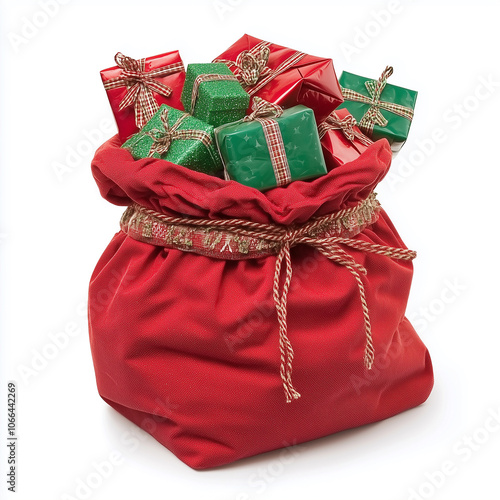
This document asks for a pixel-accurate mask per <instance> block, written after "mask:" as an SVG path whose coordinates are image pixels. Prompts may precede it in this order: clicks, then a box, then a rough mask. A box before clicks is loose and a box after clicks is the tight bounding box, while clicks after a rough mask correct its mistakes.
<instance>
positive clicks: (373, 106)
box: [342, 66, 413, 135]
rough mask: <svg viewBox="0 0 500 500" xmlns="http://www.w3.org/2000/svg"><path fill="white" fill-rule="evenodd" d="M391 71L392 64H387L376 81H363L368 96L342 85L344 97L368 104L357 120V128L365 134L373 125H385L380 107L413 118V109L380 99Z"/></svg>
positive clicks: (385, 121) (370, 130)
mask: <svg viewBox="0 0 500 500" xmlns="http://www.w3.org/2000/svg"><path fill="white" fill-rule="evenodd" d="M392 73H393V68H392V66H387V67H386V68H385V70H384V71H383V72H382V74H381V75H380V78H379V79H378V80H377V81H375V80H369V81H367V82H365V86H366V89H367V91H368V93H369V94H370V97H367V96H365V95H363V94H360V93H359V92H356V91H355V90H352V89H346V88H344V87H342V95H343V96H344V99H346V100H348V101H358V102H362V103H364V104H368V105H369V106H370V107H369V108H368V110H367V111H366V113H365V114H364V115H363V117H362V118H361V120H360V122H359V128H360V129H361V130H362V131H363V132H364V133H365V134H368V135H371V134H372V132H373V127H374V126H375V125H379V126H381V127H386V126H387V123H388V121H387V119H386V118H384V115H382V113H381V112H380V110H381V109H385V110H386V111H390V112H391V113H394V114H396V115H398V116H402V117H403V118H406V119H408V120H412V119H413V109H411V108H408V107H406V106H403V105H401V104H396V103H394V102H386V101H382V100H381V95H382V92H383V90H384V88H385V86H386V85H387V79H388V78H389V77H390V76H391V75H392Z"/></svg>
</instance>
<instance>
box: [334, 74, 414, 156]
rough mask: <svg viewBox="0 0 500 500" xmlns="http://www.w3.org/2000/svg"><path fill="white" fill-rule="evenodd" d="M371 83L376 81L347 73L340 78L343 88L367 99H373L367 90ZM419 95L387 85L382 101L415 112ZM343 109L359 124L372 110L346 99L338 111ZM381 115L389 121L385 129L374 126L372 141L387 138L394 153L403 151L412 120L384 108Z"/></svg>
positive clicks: (381, 96) (383, 91) (367, 106)
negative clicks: (402, 147) (367, 83)
mask: <svg viewBox="0 0 500 500" xmlns="http://www.w3.org/2000/svg"><path fill="white" fill-rule="evenodd" d="M370 81H374V80H373V79H372V78H365V77H363V76H359V75H354V74H352V73H348V72H347V71H344V72H343V73H342V75H340V78H339V83H340V86H341V87H342V88H346V89H351V90H354V91H355V92H358V93H359V94H362V95H364V96H366V97H371V96H370V93H369V92H368V89H367V88H366V82H370ZM375 81H376V80H375ZM417 94H418V93H417V92H416V91H414V90H409V89H405V88H403V87H398V86H396V85H391V84H389V83H387V84H386V85H385V87H384V89H383V90H382V93H381V95H380V100H381V101H385V102H389V103H394V104H400V105H402V106H405V107H407V108H410V109H412V110H413V109H415V103H416V100H417ZM341 108H346V109H347V110H348V111H349V113H351V115H352V116H354V118H355V119H356V121H357V122H358V123H359V122H360V121H361V119H362V118H363V116H364V114H365V113H366V112H367V111H368V110H369V109H370V105H369V104H366V103H363V102H359V101H351V100H349V99H348V98H346V97H345V100H344V102H343V103H342V104H341V105H340V106H339V107H338V109H341ZM380 113H381V114H382V116H383V117H384V118H385V119H386V120H387V121H388V123H387V125H386V126H385V127H382V126H380V125H374V126H373V133H372V135H371V139H373V140H374V141H376V140H378V139H382V138H385V139H387V140H388V141H389V143H390V144H391V148H392V150H393V151H397V150H399V149H401V146H402V145H403V144H404V142H405V141H406V139H407V138H408V133H409V131H410V125H411V120H409V119H408V118H405V117H403V116H399V115H397V114H394V113H392V112H391V111H389V110H386V109H383V108H380Z"/></svg>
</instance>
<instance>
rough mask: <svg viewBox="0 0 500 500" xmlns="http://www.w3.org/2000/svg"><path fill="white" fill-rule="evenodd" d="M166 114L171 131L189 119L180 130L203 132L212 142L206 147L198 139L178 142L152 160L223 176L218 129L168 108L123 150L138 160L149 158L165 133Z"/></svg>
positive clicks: (125, 144) (126, 144)
mask: <svg viewBox="0 0 500 500" xmlns="http://www.w3.org/2000/svg"><path fill="white" fill-rule="evenodd" d="M165 111H166V112H167V113H168V118H167V121H168V124H169V126H170V127H172V126H173V125H174V124H175V123H176V122H177V120H179V118H181V117H182V116H183V115H185V119H184V120H183V121H182V122H181V124H180V125H179V127H178V128H177V130H179V131H181V130H195V131H203V132H206V133H207V134H208V135H209V137H210V139H209V141H208V144H205V143H204V142H202V141H200V140H198V139H184V138H179V139H175V138H174V139H173V140H172V142H171V143H170V147H169V148H168V151H166V152H165V153H163V154H161V155H160V154H159V153H157V152H155V153H153V154H152V155H151V157H152V158H161V159H163V160H168V161H170V162H172V163H176V164H177V165H182V166H184V167H187V168H190V169H191V170H197V171H198V172H203V173H205V174H210V175H220V173H221V172H222V162H221V159H220V156H219V154H218V151H217V148H216V145H215V137H214V127H213V126H212V125H209V124H208V123H205V122H202V121H201V120H198V119H197V118H194V117H193V116H191V115H189V114H187V113H185V112H184V111H179V110H178V109H175V108H172V107H170V106H167V105H166V104H163V105H161V106H160V109H159V110H158V111H157V112H156V113H155V115H154V116H153V117H152V118H151V120H149V121H148V123H146V125H144V127H143V128H142V129H141V131H140V132H138V133H137V134H134V135H133V136H132V137H131V138H130V139H128V140H127V141H126V142H125V143H124V144H123V146H122V148H125V149H128V150H129V151H130V153H131V154H132V156H133V157H134V159H136V160H137V159H139V158H148V157H149V156H150V152H151V147H152V146H153V144H154V143H155V138H154V137H160V136H161V135H162V134H163V133H164V132H165V127H164V125H163V121H162V118H161V115H162V114H163V113H164V112H165Z"/></svg>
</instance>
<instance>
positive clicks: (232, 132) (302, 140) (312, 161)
mask: <svg viewBox="0 0 500 500" xmlns="http://www.w3.org/2000/svg"><path fill="white" fill-rule="evenodd" d="M261 101H262V100H261ZM254 102H257V103H258V102H259V98H258V97H256V98H255V99H254ZM263 102H265V101H263ZM272 106H275V105H272ZM245 120H247V119H245ZM265 121H266V122H267V121H268V120H265ZM271 121H272V122H274V124H271V125H272V126H271V129H270V130H269V129H267V131H265V130H266V129H265V127H266V126H268V125H266V124H265V123H262V122H261V121H256V120H249V121H243V120H240V121H239V122H237V123H230V124H228V125H224V126H222V127H219V128H217V129H216V130H215V135H216V140H217V146H218V147H219V152H220V154H221V156H222V161H223V163H224V168H225V173H226V178H229V179H232V180H235V181H237V182H240V183H241V184H245V185H246V186H250V187H254V188H256V189H259V190H260V191H264V190H266V189H270V188H273V187H276V186H280V185H285V184H287V183H289V182H291V181H295V180H306V179H313V178H316V177H319V176H321V175H324V174H326V173H327V171H326V165H325V160H324V157H323V152H322V150H321V143H320V140H319V136H318V129H317V126H316V120H315V118H314V112H313V110H312V109H310V108H307V107H305V106H302V105H299V106H294V107H293V108H289V109H287V110H285V111H283V113H282V115H281V116H279V117H275V118H272V120H271ZM273 127H274V128H273ZM276 129H277V130H276ZM276 132H277V137H278V140H277V141H276ZM280 137H281V138H282V139H280ZM273 138H274V139H275V140H273ZM276 142H278V143H279V146H276ZM280 152H281V153H286V154H281V155H280ZM281 156H284V157H285V159H284V164H285V165H284V166H283V165H282V164H281V163H280V161H277V159H278V160H279V159H280V157H281ZM271 157H273V158H274V161H273V159H272V158H271Z"/></svg>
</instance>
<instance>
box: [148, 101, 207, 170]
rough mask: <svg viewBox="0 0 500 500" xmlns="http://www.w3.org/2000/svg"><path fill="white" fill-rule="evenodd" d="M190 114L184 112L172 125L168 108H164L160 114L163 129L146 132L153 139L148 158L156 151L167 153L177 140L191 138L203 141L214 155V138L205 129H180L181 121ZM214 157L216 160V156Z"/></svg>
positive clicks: (161, 153) (160, 153)
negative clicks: (169, 120)
mask: <svg viewBox="0 0 500 500" xmlns="http://www.w3.org/2000/svg"><path fill="white" fill-rule="evenodd" d="M189 116H190V115H189V114H187V113H184V114H183V115H182V116H180V117H179V119H178V120H177V121H176V122H175V123H174V124H173V125H172V126H170V125H169V123H168V108H164V109H163V110H162V112H161V115H160V119H161V122H162V126H163V127H162V129H157V128H155V129H152V130H150V131H149V132H146V135H148V136H149V137H151V138H152V139H153V144H152V145H151V148H150V150H149V154H148V158H151V157H152V156H153V155H154V154H155V153H158V154H159V155H160V156H161V155H163V154H165V153H166V152H167V151H168V150H169V149H170V146H171V144H172V142H173V141H175V140H190V139H192V140H198V141H200V142H202V143H203V144H204V145H205V146H206V148H207V149H208V150H209V152H210V154H211V155H212V153H213V151H212V139H211V137H210V134H208V133H207V132H205V131H203V130H194V129H193V130H178V128H179V126H180V125H181V123H182V122H183V121H184V120H185V119H186V118H188V117H189ZM213 158H214V160H215V157H214V156H213Z"/></svg>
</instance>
